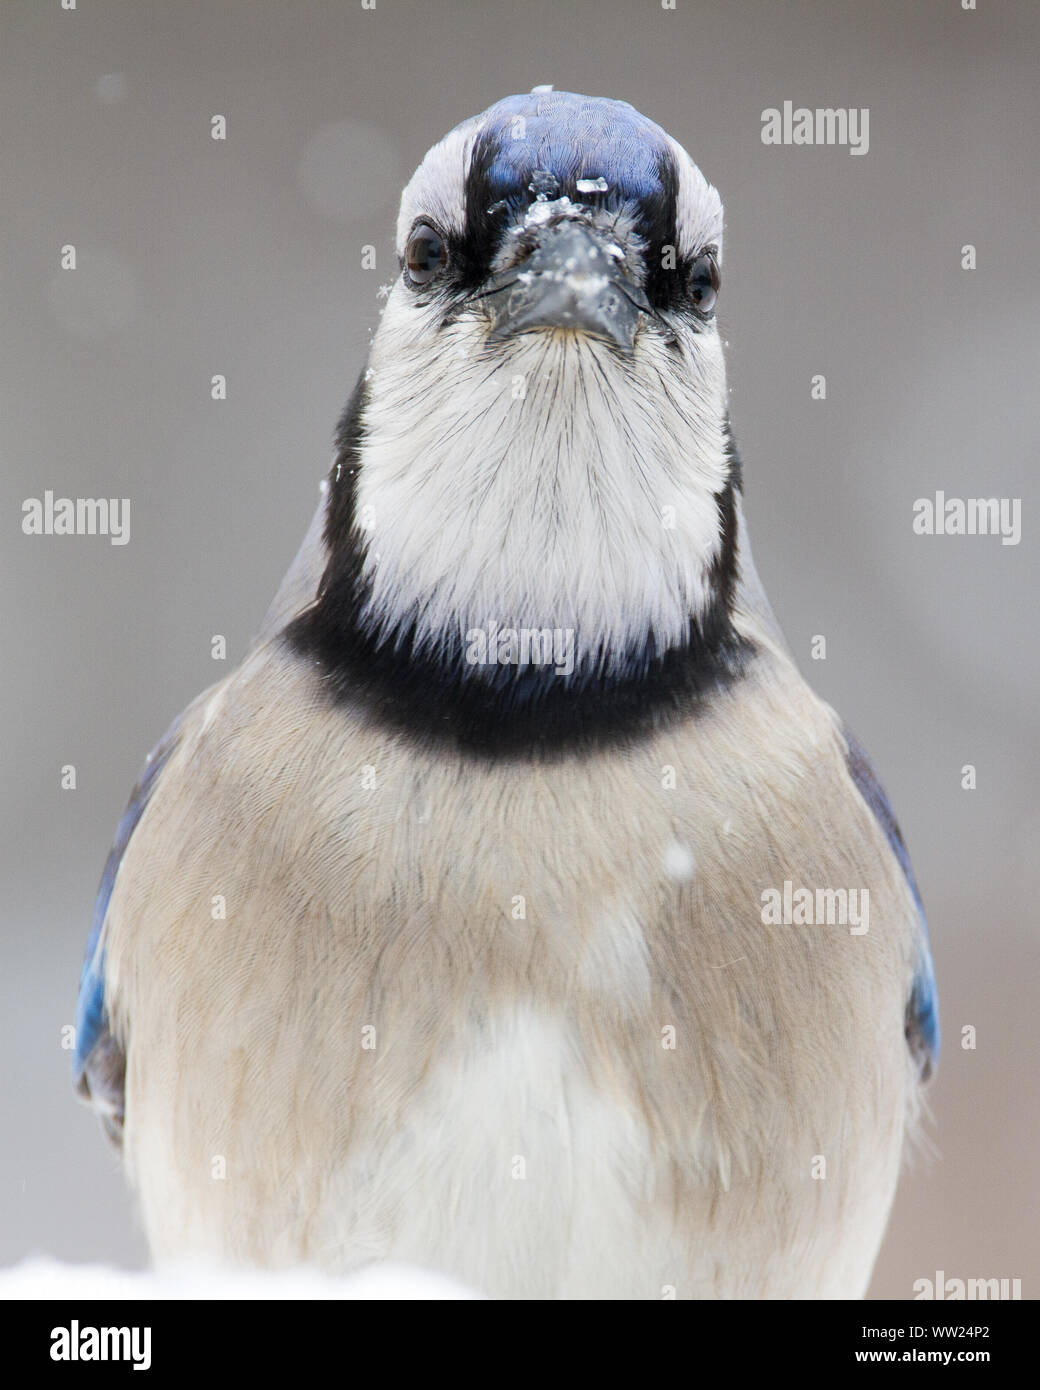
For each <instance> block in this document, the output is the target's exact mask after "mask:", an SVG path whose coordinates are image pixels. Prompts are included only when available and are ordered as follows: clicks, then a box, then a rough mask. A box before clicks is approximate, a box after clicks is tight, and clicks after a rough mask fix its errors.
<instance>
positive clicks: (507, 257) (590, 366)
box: [74, 86, 939, 1300]
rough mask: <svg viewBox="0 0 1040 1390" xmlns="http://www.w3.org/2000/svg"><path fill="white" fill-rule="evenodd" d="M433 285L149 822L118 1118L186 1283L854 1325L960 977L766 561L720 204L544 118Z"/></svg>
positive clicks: (139, 827)
mask: <svg viewBox="0 0 1040 1390" xmlns="http://www.w3.org/2000/svg"><path fill="white" fill-rule="evenodd" d="M396 251H397V257H398V262H399V273H398V274H397V276H396V279H395V280H394V282H393V284H392V286H391V287H390V289H389V291H388V293H386V295H385V299H384V303H383V306H382V308H381V312H380V316H379V320H378V324H377V326H376V328H375V330H374V334H373V337H372V340H371V344H370V351H369V354H368V358H367V360H366V362H365V363H364V366H363V369H362V370H361V372H360V375H359V377H358V380H357V384H356V387H355V388H354V390H353V392H352V394H351V396H350V399H349V402H348V404H347V406H346V408H345V410H344V411H343V414H342V416H341V418H340V421H339V424H338V427H337V430H336V434H335V441H336V445H335V455H334V461H333V464H332V467H331V470H330V471H329V473H328V475H327V477H326V478H325V479H324V481H323V483H322V492H321V496H320V498H319V505H318V509H317V511H316V513H315V515H314V519H313V521H312V522H311V525H310V528H309V530H308V532H307V535H306V537H305V539H304V541H303V544H302V546H301V548H300V551H299V553H298V554H297V557H296V559H295V560H294V561H293V563H292V565H291V567H290V569H289V571H288V573H287V575H286V577H285V579H284V580H283V582H282V585H281V587H280V589H279V590H278V593H277V595H276V596H275V599H274V601H273V603H272V604H271V607H270V609H269V610H268V612H267V615H266V617H265V618H264V619H263V621H262V623H261V625H260V628H259V631H258V633H257V636H256V638H255V640H254V641H253V643H252V645H251V646H250V648H249V650H248V651H247V653H246V655H245V657H244V659H243V660H242V662H241V664H240V665H239V666H238V667H237V669H236V670H234V671H233V672H232V673H231V674H230V675H229V676H228V677H227V678H226V679H224V680H222V681H220V682H219V683H218V684H216V685H214V686H212V687H211V688H210V689H208V690H206V691H205V692H203V693H202V694H201V695H199V696H198V697H197V698H196V699H195V701H194V702H193V703H192V704H190V705H189V706H188V708H187V709H186V710H185V712H184V713H183V714H182V715H181V716H180V717H179V718H178V719H177V721H176V722H175V723H174V724H173V726H172V727H171V729H170V730H169V731H168V733H167V734H166V735H165V737H164V738H163V739H162V740H161V742H160V743H159V745H158V746H157V748H156V749H155V750H154V752H153V753H152V754H151V755H150V757H149V759H148V762H147V764H146V766H145V770H144V772H143V774H142V776H141V778H140V780H139V782H138V784H137V786H136V788H135V789H134V791H133V794H132V797H131V800H130V804H129V807H128V809H127V811H126V814H125V815H124V817H123V820H122V821H121V823H120V826H119V829H118V832H117V835H116V839H115V844H114V847H113V849H112V852H111V855H110V857H109V860H108V863H107V865H106V867H105V870H104V875H103V878H102V883H101V889H100V893H99V896H98V900H97V904H96V908H95V913H94V918H93V925H92V928H91V932H90V935H89V940H88V944H87V951H86V956H85V960H84V965H83V971H82V976H81V984H80V993H79V1000H78V1007H77V1014H76V1033H75V1053H74V1080H75V1085H76V1087H77V1090H78V1092H79V1094H80V1095H81V1096H82V1097H83V1098H84V1099H86V1100H88V1101H89V1103H90V1104H91V1105H92V1106H93V1107H94V1109H95V1110H96V1111H97V1113H98V1115H99V1116H100V1118H101V1122H102V1125H103V1127H104V1129H105V1131H106V1133H107V1134H108V1136H109V1138H110V1139H111V1140H112V1141H113V1142H114V1143H115V1144H116V1145H117V1146H118V1147H119V1149H120V1151H121V1154H122V1159H123V1164H124V1166H125V1170H126V1173H127V1176H128V1179H129V1181H130V1184H131V1185H132V1187H133V1189H134V1191H135V1193H136V1199H137V1202H138V1204H139V1207H140V1212H141V1216H142V1220H143V1226H144V1230H145V1233H146V1236H147V1239H148V1243H149V1247H150V1250H151V1253H152V1256H153V1258H154V1259H155V1260H156V1261H157V1262H158V1263H160V1264H162V1263H163V1262H167V1261H170V1260H180V1259H184V1258H193V1257H198V1258H205V1259H208V1260H213V1261H217V1262H218V1263H221V1264H223V1265H225V1266H227V1267H229V1268H230V1267H237V1266H255V1267H264V1268H286V1267H291V1266H294V1265H306V1266H313V1267H315V1268H317V1269H321V1270H325V1271H329V1272H331V1273H343V1272H346V1271H351V1270H354V1269H358V1268H361V1267H363V1266H366V1265H370V1264H373V1263H377V1262H382V1261H403V1262H406V1263H411V1264H414V1265H418V1266H424V1267H427V1268H431V1269H435V1270H439V1271H441V1272H443V1273H444V1274H447V1275H449V1276H452V1277H454V1278H456V1279H458V1280H460V1281H461V1282H463V1283H464V1284H465V1285H467V1286H469V1287H472V1288H473V1289H475V1290H477V1291H479V1292H481V1293H483V1294H484V1295H486V1296H488V1297H490V1298H495V1299H498V1298H502V1299H536V1300H541V1299H553V1300H555V1299H604V1300H614V1299H617V1300H629V1299H658V1298H678V1299H684V1300H685V1299H691V1300H704V1299H770V1298H785V1299H786V1298H809V1299H812V1298H853V1299H854V1298H860V1297H862V1296H863V1295H864V1293H865V1290H866V1288H867V1285H868V1283H869V1280H870V1277H871V1271H872V1268H873V1265H874V1262H875V1259H876V1255H877V1252H878V1249H879V1246H880V1243H881V1241H882V1237H883V1235H884V1231H885V1227H886V1224H887V1221H888V1216H889V1212H890V1208H891V1205H892V1201H893V1196H894V1192H895V1189H896V1185H897V1181H898V1177H899V1173H900V1170H901V1167H902V1164H903V1160H904V1156H905V1153H906V1151H907V1148H908V1145H910V1144H912V1142H913V1139H914V1136H915V1135H916V1134H917V1132H918V1130H919V1129H920V1128H921V1126H922V1123H923V1119H922V1117H923V1116H924V1115H925V1114H926V1108H927V1107H926V1104H925V1101H924V1099H923V1097H924V1086H925V1083H926V1082H927V1081H928V1079H929V1077H930V1075H931V1072H932V1070H933V1068H934V1065H935V1061H936V1058H937V1055H938V1048H939V1024H938V1011H937V1010H938V1006H937V1000H936V988H935V979H934V971H933V967H932V960H931V953H930V947H929V940H928V931H927V927H926V924H925V918H924V912H923V908H922V905H921V898H920V894H919V892H918V888H917V885H916V883H915V879H914V874H913V870H912V868H911V864H910V860H909V857H908V854H907V850H906V846H905V842H904V840H903V837H902V835H901V833H900V830H899V827H898V825H897V822H896V819H895V817H894V814H893V812H892V809H891V807H890V804H889V802H888V800H887V798H886V796H885V793H884V791H883V790H882V788H881V785H880V783H879V781H878V778H877V775H876V773H875V771H874V768H873V766H872V764H871V762H870V760H869V758H868V756H867V754H866V753H865V751H864V750H863V748H862V746H861V745H860V744H859V742H858V741H857V740H856V739H855V737H854V736H853V735H852V734H851V733H850V732H849V731H848V729H847V728H846V726H845V725H844V723H843V722H842V721H841V719H840V718H839V717H838V716H837V715H836V714H835V713H834V711H833V710H832V709H831V708H830V707H829V706H828V705H827V704H826V703H825V702H824V701H822V700H821V699H820V698H819V697H818V696H817V695H816V694H814V692H813V691H812V690H811V689H810V687H809V685H808V684H807V683H806V681H805V679H804V678H803V676H802V675H801V674H800V672H799V670H798V668H797V666H796V663H795V660H794V657H793V655H792V653H791V651H790V649H789V647H788V646H787V644H786V643H785V641H784V638H783V636H782V634H781V630H780V628H779V626H778V624H777V621H776V619H775V617H774V615H773V612H772V609H771V607H770V605H769V602H768V599H767V598H766V595H765V592H764V590H763V587H762V585H761V582H760V580H759V578H758V575H757V573H756V570H755V567H754V562H753V559H752V555H751V550H750V545H749V541H748V534H747V525H746V521H745V512H744V501H743V495H744V481H743V472H742V464H741V458H740V454H739V452H738V449H737V445H736V442H735V437H734V432H733V429H732V426H731V422H730V412H729V403H728V402H729V397H728V387H727V377H726V366H725V360H724V351H723V348H724V343H723V339H722V336H721V334H720V329H719V320H718V317H717V313H716V307H717V301H718V298H719V295H720V291H721V285H722V265H723V208H722V202H721V199H720V195H719V194H718V192H717V191H716V189H715V188H714V187H713V186H712V185H711V184H710V183H709V182H708V181H707V179H706V178H705V177H704V175H703V174H702V173H701V171H700V169H699V167H698V166H697V164H696V163H695V162H694V160H693V159H692V157H691V156H690V155H689V154H688V153H687V152H686V150H685V148H684V147H683V146H682V145H680V144H679V143H678V142H677V141H676V140H675V139H674V138H673V137H672V136H670V135H668V134H667V133H666V132H665V130H664V129H663V128H662V127H661V126H659V125H657V124H656V123H655V122H653V121H652V120H650V119H649V118H647V117H645V116H644V115H642V114H641V113H640V112H639V111H637V110H636V109H635V108H634V107H633V106H631V105H629V104H628V103H626V102H624V101H620V100H615V99H608V98H595V97H588V96H583V95H579V94H575V93H569V92H564V91H557V90H555V89H554V88H552V87H551V86H541V87H536V88H534V89H533V90H532V91H531V92H529V93H524V94H520V95H516V96H511V97H507V98H505V99H502V100H499V101H497V102H496V103H495V104H493V105H492V106H490V107H489V108H488V109H486V110H485V111H483V112H482V113H481V114H479V115H477V116H475V117H472V118H470V119H467V120H465V121H463V122H462V124H460V125H458V126H457V127H456V128H455V129H453V130H452V131H451V132H449V133H448V134H447V135H446V136H445V137H444V138H443V139H441V140H440V141H439V142H438V143H436V144H435V145H434V146H433V147H432V148H431V149H430V150H429V152H428V153H427V154H426V155H425V157H424V158H423V159H422V161H421V163H420V164H419V166H418V168H417V170H416V172H415V174H414V176H413V177H412V178H411V180H410V181H409V183H408V184H407V186H406V187H405V189H404V192H403V195H402V199H401V203H400V211H399V215H398V219H397V225H396ZM821 895H822V897H821ZM779 903H782V904H783V907H782V909H778V908H777V904H779ZM821 903H822V905H821ZM856 904H858V907H854V905H856ZM770 905H772V906H770ZM843 918H844V919H845V920H843Z"/></svg>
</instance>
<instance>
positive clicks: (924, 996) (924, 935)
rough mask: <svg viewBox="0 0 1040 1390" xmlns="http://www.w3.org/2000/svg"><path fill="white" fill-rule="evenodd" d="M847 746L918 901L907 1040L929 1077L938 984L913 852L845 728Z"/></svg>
mask: <svg viewBox="0 0 1040 1390" xmlns="http://www.w3.org/2000/svg"><path fill="white" fill-rule="evenodd" d="M844 734H845V745H846V749H847V755H846V763H847V766H848V769H849V775H850V776H851V777H852V780H853V781H854V782H855V784H856V786H857V788H858V789H859V792H860V795H861V796H862V797H863V800H864V801H865V802H866V803H867V805H868V806H869V807H870V809H871V811H872V812H873V813H874V818H875V820H876V821H877V822H878V824H879V825H880V826H881V828H882V830H883V831H884V832H885V837H886V838H887V840H888V843H889V845H890V846H891V847H892V852H893V854H894V855H895V856H896V858H897V859H898V860H899V865H900V867H901V869H902V870H903V874H904V877H905V878H906V881H907V884H908V885H909V888H910V891H911V893H912V894H913V897H914V902H915V903H916V904H917V914H918V917H919V919H920V923H921V930H920V934H919V937H918V943H917V949H918V958H917V967H916V970H915V972H914V978H913V983H912V985H911V987H910V998H909V999H908V1000H907V1005H906V1040H907V1044H908V1046H909V1048H910V1051H911V1053H912V1054H913V1056H914V1058H915V1060H916V1061H917V1064H918V1068H919V1070H920V1074H921V1078H922V1080H925V1081H926V1080H927V1079H928V1078H929V1077H930V1076H931V1074H932V1072H933V1071H934V1070H935V1067H936V1065H937V1063H938V1061H939V1049H940V1042H941V1038H940V1032H939V995H938V991H937V990H936V986H935V971H934V969H933V967H932V952H931V946H930V944H929V940H928V923H927V921H926V919H925V915H924V904H923V903H922V902H921V894H920V893H919V892H918V888H917V880H916V879H915V878H914V870H913V866H912V865H911V863H910V854H909V852H908V850H907V848H906V841H905V840H904V839H903V835H902V832H901V831H900V829H899V825H898V823H897V821H896V818H895V815H894V813H893V811H892V806H891V804H890V802H889V800H888V797H887V796H886V795H885V789H884V788H883V787H882V785H881V783H880V782H879V781H878V776H877V773H876V772H875V771H874V765H873V763H872V762H871V761H870V758H869V757H868V756H867V753H866V750H865V749H864V747H863V745H862V744H861V743H860V742H859V740H858V739H857V738H856V737H855V735H854V734H853V733H851V731H850V730H849V729H845V730H844Z"/></svg>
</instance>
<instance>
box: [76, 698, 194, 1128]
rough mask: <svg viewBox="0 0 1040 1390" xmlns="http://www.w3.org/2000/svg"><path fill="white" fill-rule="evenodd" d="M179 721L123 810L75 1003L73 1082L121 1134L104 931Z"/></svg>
mask: <svg viewBox="0 0 1040 1390" xmlns="http://www.w3.org/2000/svg"><path fill="white" fill-rule="evenodd" d="M179 727H180V721H179V720H178V721H177V722H176V723H175V724H174V725H173V727H172V728H171V729H170V730H169V731H168V732H167V734H166V735H165V736H164V738H163V739H162V741H161V742H160V743H159V744H158V746H157V747H156V748H155V749H153V751H152V752H151V753H150V754H149V755H148V759H147V761H146V763H145V765H144V768H143V770H142V772H141V775H140V777H139V778H138V781H137V785H136V786H135V787H134V790H133V792H132V793H131V795H130V802H129V805H128V806H127V808H126V810H125V811H124V812H123V815H122V818H121V820H120V822H119V826H118V828H117V830H116V835H115V840H114V842H113V845H112V849H111V850H110V852H109V855H108V859H107V860H106V861H105V869H104V873H103V874H102V875H101V884H100V887H99V888H98V895H97V899H96V901H95V903H94V916H93V920H92V922H91V927H90V935H89V936H88V938H87V949H86V953H85V955H84V958H83V969H82V971H81V972H80V983H79V999H78V1000H77V1003H76V1027H75V1036H76V1047H75V1051H74V1053H73V1058H72V1075H73V1083H74V1085H75V1087H76V1089H77V1091H78V1092H79V1093H80V1095H81V1096H83V1098H84V1099H89V1100H91V1101H92V1102H93V1103H94V1104H95V1106H96V1107H97V1109H98V1111H99V1113H100V1114H101V1117H102V1120H103V1121H104V1124H105V1128H106V1129H107V1130H108V1132H109V1134H110V1135H112V1137H114V1138H117V1137H118V1133H119V1130H120V1129H121V1128H122V1122H123V1072H124V1058H123V1054H122V1049H121V1048H120V1047H119V1044H118V1043H117V1042H116V1041H115V1039H114V1038H113V1037H112V1034H111V1033H110V1031H109V1027H108V1009H107V1007H106V1005H105V945H104V940H103V929H104V925H105V918H106V916H107V914H108V904H109V902H110V900H111V898H112V890H113V889H114V888H115V883H116V875H117V874H118V873H119V866H120V864H121V863H122V860H123V855H124V854H125V853H126V847H127V845H128V844H129V843H130V839H131V836H132V835H133V833H134V830H135V829H136V828H137V824H138V822H139V821H140V819H141V817H142V816H143V815H144V811H145V807H146V806H147V805H148V801H149V799H150V797H151V795H152V791H153V789H154V787H155V783H156V781H157V779H158V777H159V774H160V773H161V772H162V770H163V768H164V767H165V766H166V763H167V762H168V761H169V758H170V754H171V753H172V752H173V750H174V748H175V747H176V744H177V733H178V730H179Z"/></svg>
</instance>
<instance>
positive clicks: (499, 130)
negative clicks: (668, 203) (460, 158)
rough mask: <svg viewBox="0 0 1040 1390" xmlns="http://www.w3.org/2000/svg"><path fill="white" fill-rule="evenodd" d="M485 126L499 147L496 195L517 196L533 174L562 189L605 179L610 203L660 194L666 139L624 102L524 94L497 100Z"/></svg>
mask: <svg viewBox="0 0 1040 1390" xmlns="http://www.w3.org/2000/svg"><path fill="white" fill-rule="evenodd" d="M518 118H520V119H522V121H523V125H522V126H520V125H519V124H518ZM485 121H486V123H485V127H484V129H485V132H486V135H487V137H488V138H490V139H494V140H496V142H497V146H498V148H497V152H496V155H495V158H494V161H493V162H492V164H491V166H490V168H489V171H488V176H489V180H490V183H491V185H492V188H493V189H494V190H495V191H497V192H498V194H499V195H500V196H503V197H504V196H506V195H508V194H509V193H511V192H512V191H514V190H515V188H516V186H517V184H518V183H519V182H521V181H524V180H526V178H527V177H528V176H529V174H530V171H531V170H532V168H533V169H540V170H545V171H546V172H547V173H550V174H552V175H554V176H555V178H556V179H558V180H559V182H560V184H561V187H562V188H567V187H570V186H573V183H574V181H575V180H576V179H579V178H599V177H602V178H604V179H605V180H606V182H607V184H608V186H609V188H610V192H611V194H612V195H613V196H614V197H621V198H633V199H645V198H647V197H650V196H652V195H653V194H655V193H659V192H660V191H661V173H660V169H661V161H662V157H663V156H665V155H666V154H667V152H668V149H669V141H668V136H667V135H666V134H665V132H664V131H663V130H662V129H661V127H660V126H659V125H655V124H654V122H653V121H651V120H648V119H647V118H646V117H645V116H643V115H641V114H640V113H639V112H638V111H637V110H636V109H635V107H633V106H629V104H628V102H626V101H609V100H605V99H597V100H593V99H592V98H590V97H584V96H578V95H576V94H575V93H573V92H529V93H526V94H525V95H523V96H511V97H506V98H505V99H504V100H502V101H500V102H498V103H497V104H496V105H495V106H493V107H491V108H490V110H489V111H488V112H487V114H486V118H485ZM520 130H522V131H523V135H522V136H520V135H519V134H518V132H519V131H520Z"/></svg>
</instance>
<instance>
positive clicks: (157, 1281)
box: [0, 1256, 481, 1301]
mask: <svg viewBox="0 0 1040 1390" xmlns="http://www.w3.org/2000/svg"><path fill="white" fill-rule="evenodd" d="M480 1297H481V1295H480V1294H478V1293H474V1292H473V1291H472V1290H471V1289H467V1288H464V1287H463V1286H462V1285H461V1284H456V1283H455V1282H454V1281H453V1280H451V1279H448V1278H446V1277H445V1276H443V1275H440V1274H432V1273H430V1272H429V1271H427V1270H424V1269H416V1268H415V1267H414V1266H412V1265H393V1264H385V1265H370V1266H369V1267H368V1268H367V1269H363V1270H359V1271H358V1273H356V1274H350V1275H344V1276H342V1277H340V1278H334V1277H332V1276H330V1275H325V1274H322V1273H320V1272H319V1271H318V1270H312V1269H291V1270H285V1271H280V1272H278V1271H266V1270H248V1269H247V1270H242V1269H222V1268H220V1267H217V1266H213V1265H179V1266H176V1267H173V1266H171V1267H169V1268H165V1269H163V1270H161V1271H157V1272H154V1273H153V1272H151V1271H145V1272H141V1273H138V1272H136V1271H133V1270H127V1269H113V1268H111V1267H110V1266H107V1265H72V1264H61V1263H59V1262H58V1261H57V1260H51V1259H48V1258H45V1257H39V1256H37V1257H34V1258H32V1259H28V1260H23V1262H22V1263H21V1264H20V1265H14V1266H13V1267H12V1268H10V1269H3V1270H0V1300H10V1299H44V1298H59V1299H88V1298H116V1299H117V1298H165V1299H173V1298H201V1299H220V1298H292V1299H308V1300H310V1299H330V1298H331V1299H336V1298H342V1299H377V1300H385V1301H396V1300H406V1299H410V1300H416V1299H455V1298H459V1299H467V1298H480Z"/></svg>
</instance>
